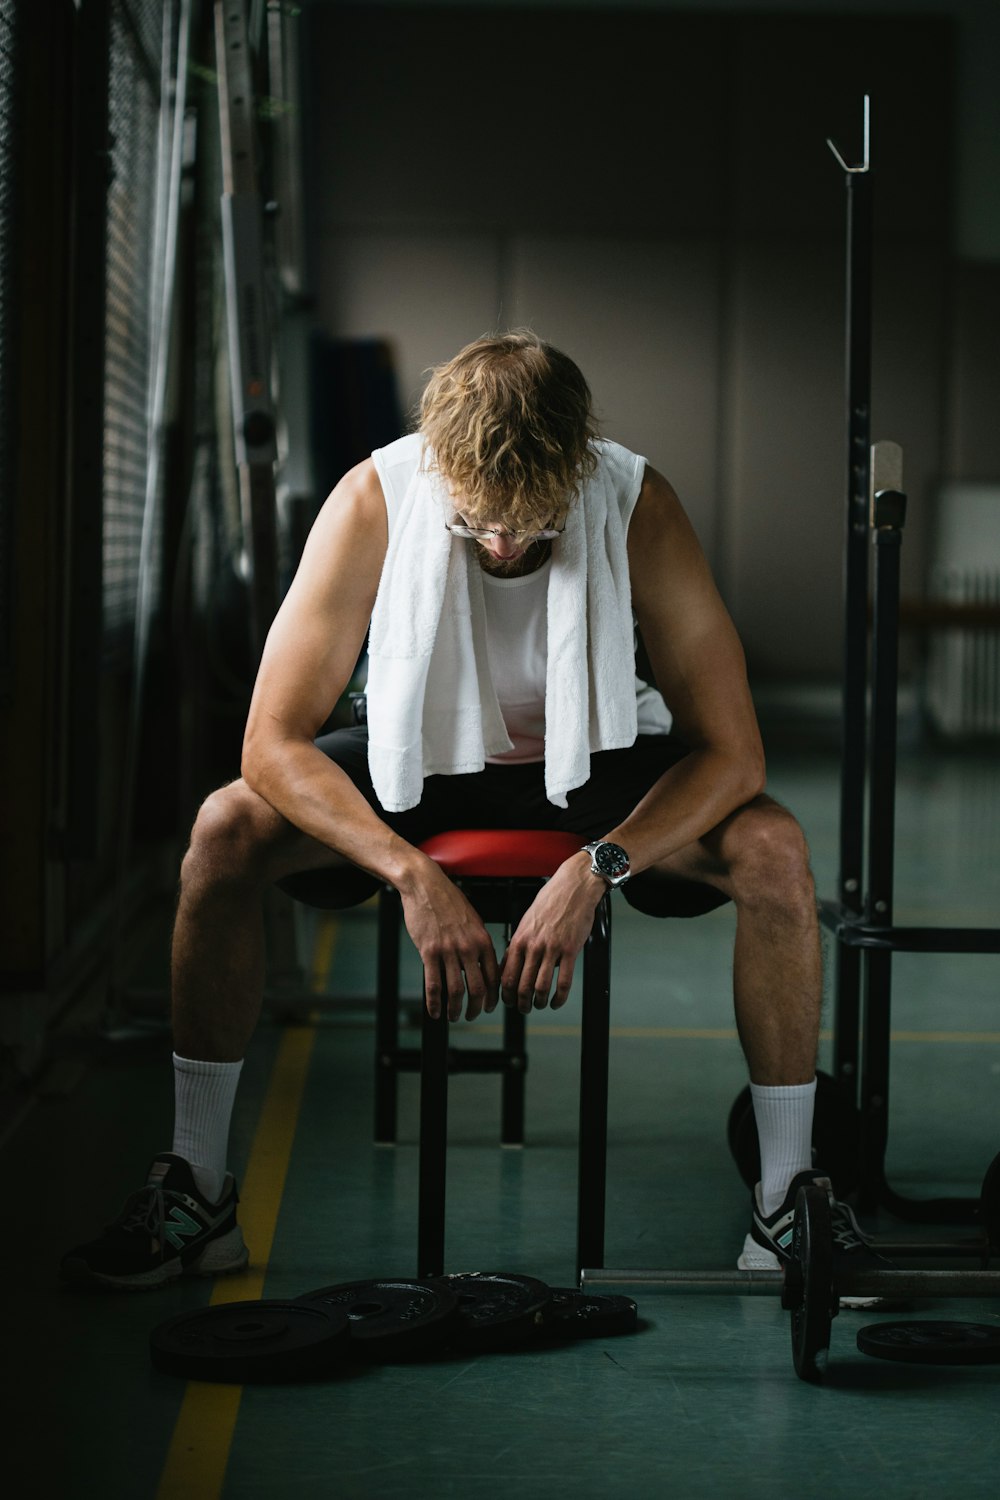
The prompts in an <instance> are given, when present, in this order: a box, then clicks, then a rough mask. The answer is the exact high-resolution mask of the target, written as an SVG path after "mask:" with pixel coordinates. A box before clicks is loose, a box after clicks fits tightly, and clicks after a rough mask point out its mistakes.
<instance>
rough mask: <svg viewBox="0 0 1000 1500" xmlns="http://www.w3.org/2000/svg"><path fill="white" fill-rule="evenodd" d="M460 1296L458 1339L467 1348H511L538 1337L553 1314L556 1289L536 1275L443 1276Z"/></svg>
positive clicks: (442, 1282) (468, 1273) (479, 1273)
mask: <svg viewBox="0 0 1000 1500" xmlns="http://www.w3.org/2000/svg"><path fill="white" fill-rule="evenodd" d="M439 1284H440V1285H443V1286H445V1287H447V1288H448V1289H449V1290H450V1291H451V1292H452V1293H453V1294H454V1296H455V1297H457V1299H458V1316H459V1322H458V1335H457V1340H458V1342H459V1343H461V1344H462V1346H463V1347H464V1348H466V1349H477V1350H478V1349H510V1348H513V1347H514V1346H515V1345H517V1344H524V1343H527V1342H529V1341H531V1340H533V1339H535V1338H537V1336H538V1333H539V1330H540V1329H542V1328H543V1327H544V1325H545V1324H546V1322H547V1321H548V1318H549V1317H550V1315H551V1308H552V1292H551V1290H550V1288H549V1287H547V1286H546V1285H545V1282H544V1281H538V1280H536V1279H535V1277H534V1276H515V1275H511V1274H508V1273H507V1272H506V1271H465V1272H459V1273H458V1274H456V1275H454V1276H442V1277H441V1278H440V1282H439Z"/></svg>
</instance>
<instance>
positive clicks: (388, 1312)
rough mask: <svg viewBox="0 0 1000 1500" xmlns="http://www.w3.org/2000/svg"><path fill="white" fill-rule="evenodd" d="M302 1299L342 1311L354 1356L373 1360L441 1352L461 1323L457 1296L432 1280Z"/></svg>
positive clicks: (370, 1284) (360, 1286) (350, 1284)
mask: <svg viewBox="0 0 1000 1500" xmlns="http://www.w3.org/2000/svg"><path fill="white" fill-rule="evenodd" d="M296 1300H297V1301H298V1302H301V1303H304V1304H305V1305H306V1306H308V1307H319V1308H323V1309H327V1310H330V1311H331V1312H333V1311H337V1312H342V1313H343V1314H344V1315H345V1317H346V1319H347V1323H348V1327H349V1329H350V1338H351V1344H352V1352H353V1353H356V1354H361V1355H364V1356H366V1357H367V1358H369V1359H378V1360H395V1359H409V1358H411V1357H412V1356H414V1355H421V1354H426V1353H428V1352H429V1351H431V1350H433V1349H440V1348H442V1347H443V1346H444V1345H445V1344H446V1343H448V1342H450V1340H451V1338H452V1336H453V1334H454V1333H455V1332H456V1330H457V1327H458V1321H459V1309H458V1299H457V1298H456V1297H455V1295H454V1293H453V1292H451V1291H450V1290H449V1289H448V1287H447V1286H443V1285H441V1284H440V1283H439V1282H432V1281H403V1280H399V1281H394V1280H389V1279H383V1280H375V1281H345V1282H341V1283H340V1284H339V1285H338V1286H325V1287H320V1288H319V1290H318V1291H315V1292H306V1293H304V1295H303V1296H301V1297H298V1298H297V1299H296Z"/></svg>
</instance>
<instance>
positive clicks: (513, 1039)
mask: <svg viewBox="0 0 1000 1500" xmlns="http://www.w3.org/2000/svg"><path fill="white" fill-rule="evenodd" d="M524 1022H525V1017H524V1016H523V1015H522V1014H521V1012H520V1011H519V1010H518V1009H517V1007H516V1006H504V1017H503V1052H504V1066H503V1084H502V1088H501V1105H500V1144H501V1145H502V1146H523V1145H524V1075H525V1072H526V1071H527V1067H528V1050H527V1047H526V1046H525V1039H524V1038H525V1027H524Z"/></svg>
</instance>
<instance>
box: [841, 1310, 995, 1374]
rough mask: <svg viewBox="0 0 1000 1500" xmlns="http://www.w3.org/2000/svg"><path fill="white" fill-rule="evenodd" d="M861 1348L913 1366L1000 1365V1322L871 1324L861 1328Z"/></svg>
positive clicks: (859, 1335) (875, 1354)
mask: <svg viewBox="0 0 1000 1500" xmlns="http://www.w3.org/2000/svg"><path fill="white" fill-rule="evenodd" d="M858 1348H859V1349H860V1350H861V1353H862V1354H871V1355H873V1356H874V1357H875V1358H876V1359H895V1360H900V1361H902V1362H903V1363H904V1364H913V1365H996V1364H1000V1324H991V1323H945V1322H943V1321H938V1320H936V1319H935V1320H931V1321H928V1322H907V1323H872V1324H871V1325H870V1326H869V1327H868V1328H859V1329H858Z"/></svg>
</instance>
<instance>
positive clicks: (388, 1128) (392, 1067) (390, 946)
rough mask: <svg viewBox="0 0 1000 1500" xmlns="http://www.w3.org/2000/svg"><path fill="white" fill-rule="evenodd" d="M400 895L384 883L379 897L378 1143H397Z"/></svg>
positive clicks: (376, 1103)
mask: <svg viewBox="0 0 1000 1500" xmlns="http://www.w3.org/2000/svg"><path fill="white" fill-rule="evenodd" d="M401 920H402V916H401V910H400V900H399V896H398V894H397V893H396V891H394V890H393V889H392V887H391V886H384V887H383V889H382V890H381V891H380V892H379V898H378V964H377V973H376V978H375V1143H376V1145H379V1146H394V1145H395V1144H396V1097H397V1081H398V1075H399V1068H398V1065H397V1061H396V1054H397V1052H398V1050H399V928H400V922H401Z"/></svg>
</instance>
